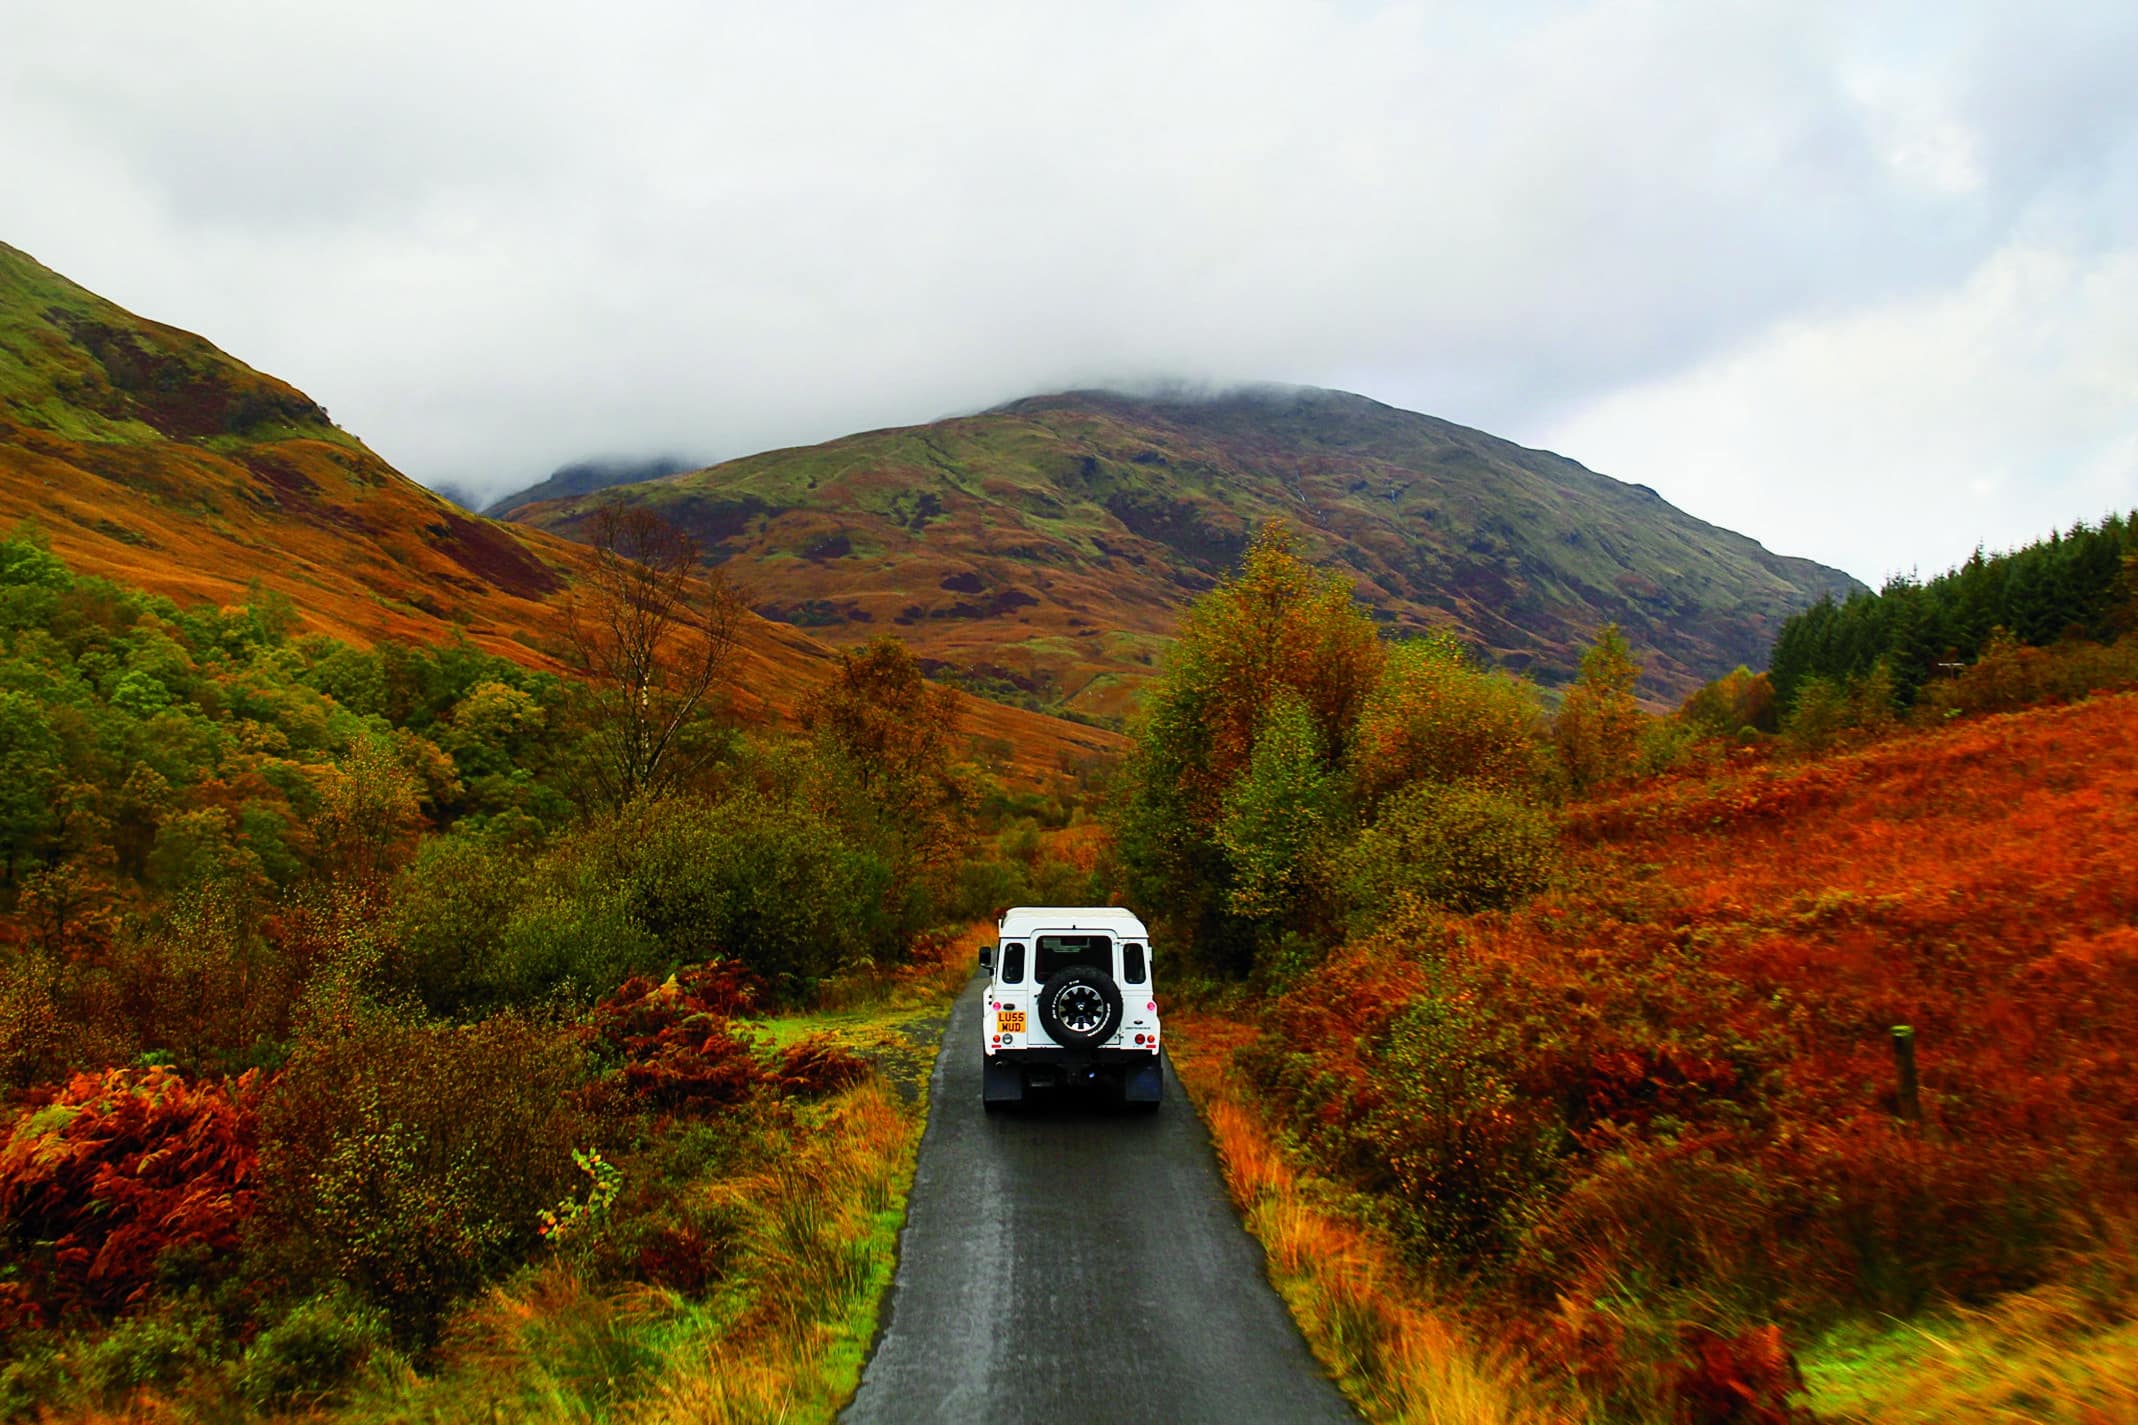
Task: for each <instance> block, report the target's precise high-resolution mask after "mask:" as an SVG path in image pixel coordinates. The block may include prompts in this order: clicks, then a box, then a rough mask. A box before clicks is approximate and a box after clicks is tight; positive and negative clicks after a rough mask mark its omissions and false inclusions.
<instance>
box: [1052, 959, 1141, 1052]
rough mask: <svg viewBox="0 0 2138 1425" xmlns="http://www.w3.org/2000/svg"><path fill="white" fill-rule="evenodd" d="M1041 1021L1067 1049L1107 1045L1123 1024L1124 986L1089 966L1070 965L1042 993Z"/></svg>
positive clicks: (1056, 1040) (1056, 1041)
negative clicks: (1122, 1003)
mask: <svg viewBox="0 0 2138 1425" xmlns="http://www.w3.org/2000/svg"><path fill="white" fill-rule="evenodd" d="M1039 1022H1040V1024H1041V1025H1042V1026H1044V1027H1045V1029H1046V1031H1047V1033H1048V1035H1050V1036H1051V1037H1052V1038H1053V1040H1054V1042H1055V1043H1057V1044H1059V1045H1061V1046H1062V1047H1063V1048H1065V1049H1072V1048H1073V1049H1082V1048H1086V1047H1088V1046H1090V1045H1093V1044H1104V1043H1105V1042H1106V1041H1107V1040H1108V1039H1111V1038H1112V1037H1113V1033H1114V1031H1115V1030H1116V1029H1119V1028H1120V1027H1121V987H1120V986H1119V985H1117V984H1115V983H1114V977H1113V976H1112V975H1109V974H1107V973H1106V972H1105V971H1104V970H1100V969H1096V968H1094V967H1093V966H1090V965H1071V966H1070V967H1069V968H1068V969H1066V970H1063V971H1061V972H1060V973H1059V974H1057V975H1055V977H1054V978H1053V979H1051V980H1049V981H1047V983H1046V986H1045V987H1044V988H1042V989H1041V990H1040V992H1039Z"/></svg>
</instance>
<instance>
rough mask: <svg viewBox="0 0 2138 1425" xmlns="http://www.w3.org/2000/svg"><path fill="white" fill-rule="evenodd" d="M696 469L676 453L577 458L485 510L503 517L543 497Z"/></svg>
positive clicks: (592, 490) (587, 491)
mask: <svg viewBox="0 0 2138 1425" xmlns="http://www.w3.org/2000/svg"><path fill="white" fill-rule="evenodd" d="M696 468H697V467H696V466H695V465H693V464H692V463H691V462H690V461H688V460H684V459H682V458H681V457H679V456H674V455H654V456H648V457H646V458H644V459H640V460H578V461H574V462H573V463H572V464H570V465H560V466H558V467H557V468H556V469H555V470H552V471H550V472H549V476H548V478H546V479H544V480H542V481H540V482H539V483H537V484H533V485H529V486H528V487H527V488H526V489H524V490H515V491H513V493H511V494H509V495H502V496H500V497H498V498H497V499H495V500H492V501H491V502H490V503H489V504H488V505H486V506H484V507H483V513H484V514H486V515H488V516H490V517H491V518H492V519H503V518H504V517H505V516H506V515H509V514H511V513H512V512H513V511H514V510H516V509H519V508H520V507H521V506H522V505H532V504H536V503H538V502H540V501H542V500H569V499H572V498H575V497H576V496H579V495H591V494H594V493H595V492H596V491H599V490H606V489H608V488H609V487H610V486H611V485H634V484H637V483H638V482H640V481H642V480H658V479H660V478H661V477H662V476H663V475H675V474H679V473H680V472H682V471H685V470H694V469H696Z"/></svg>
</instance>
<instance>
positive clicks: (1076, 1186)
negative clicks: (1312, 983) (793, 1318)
mask: <svg viewBox="0 0 2138 1425" xmlns="http://www.w3.org/2000/svg"><path fill="white" fill-rule="evenodd" d="M984 984H985V981H983V980H981V979H979V978H975V979H974V981H973V982H972V983H971V984H970V985H968V986H967V987H966V989H965V992H964V993H963V994H962V995H960V996H959V997H958V1002H957V1005H956V1008H955V1009H954V1010H953V1011H952V1013H951V1016H950V1027H949V1029H948V1030H947V1031H946V1033H945V1034H944V1039H943V1049H942V1052H941V1053H940V1054H939V1055H938V1056H937V1058H936V1064H935V1075H934V1078H933V1080H932V1081H931V1088H930V1095H931V1097H930V1104H931V1107H930V1110H929V1115H928V1131H927V1134H926V1136H925V1137H923V1138H922V1140H921V1150H920V1163H919V1168H918V1171H917V1172H916V1174H915V1176H914V1181H913V1195H912V1198H911V1200H910V1202H909V1204H908V1209H907V1215H906V1226H905V1230H904V1232H903V1233H902V1234H901V1236H900V1238H899V1258H898V1275H897V1277H896V1279H895V1280H894V1281H893V1283H892V1286H891V1294H890V1298H889V1300H888V1302H887V1303H886V1307H885V1315H884V1324H883V1327H882V1329H881V1331H880V1332H879V1333H878V1336H877V1340H876V1349H875V1352H874V1354H873V1355H872V1356H871V1358H870V1360H869V1363H868V1366H867V1368H866V1369H865V1370H864V1371H863V1372H862V1376H861V1388H860V1390H859V1391H858V1392H856V1394H855V1396H854V1399H853V1403H852V1404H851V1405H849V1406H848V1407H847V1410H846V1412H845V1414H844V1415H843V1416H841V1419H842V1421H844V1422H845V1425H908V1422H911V1425H938V1422H961V1421H973V1422H987V1425H1019V1422H1033V1425H1039V1423H1040V1422H1045V1425H1131V1422H1139V1421H1149V1422H1153V1425H1158V1422H1165V1425H1191V1422H1199V1421H1210V1422H1225V1425H1243V1422H1253V1421H1271V1422H1283V1423H1284V1425H1316V1422H1322V1421H1329V1422H1349V1425H1356V1422H1357V1420H1358V1416H1357V1415H1356V1414H1355V1413H1354V1412H1353V1411H1352V1409H1351V1407H1350V1406H1349V1404H1347V1403H1346V1402H1345V1400H1344V1398H1343V1397H1342V1395H1340V1394H1339V1393H1338V1392H1337V1390H1336V1387H1335V1386H1334V1385H1332V1384H1331V1383H1330V1382H1329V1380H1328V1378H1327V1377H1326V1376H1325V1375H1324V1374H1323V1373H1322V1370H1321V1367H1320V1366H1319V1365H1318V1364H1317V1363H1316V1362H1315V1360H1314V1358H1313V1356H1312V1355H1311V1354H1309V1352H1308V1351H1307V1347H1306V1342H1305V1341H1304V1340H1302V1339H1301V1337H1300V1335H1299V1330H1298V1328H1297V1327H1296V1326H1295V1325H1293V1323H1292V1319H1291V1317H1290V1315H1289V1314H1288V1313H1287V1312H1286V1311H1285V1308H1284V1303H1283V1302H1282V1301H1281V1300H1279V1299H1278V1297H1277V1293H1276V1292H1275V1291H1274V1290H1273V1289H1272V1288H1271V1287H1270V1285H1269V1281H1268V1279H1267V1278H1266V1277H1265V1276H1264V1275H1263V1262H1262V1249H1261V1248H1260V1247H1259V1246H1257V1245H1256V1243H1255V1242H1254V1241H1253V1239H1251V1238H1250V1237H1249V1236H1248V1235H1247V1233H1246V1231H1245V1230H1244V1229H1243V1228H1242V1227H1241V1226H1240V1223H1239V1219H1238V1218H1237V1217H1236V1216H1234V1214H1233V1211H1232V1207H1231V1204H1230V1202H1229V1201H1228V1200H1227V1198H1226V1196H1225V1188H1224V1184H1223V1182H1222V1180H1221V1179H1220V1178H1219V1176H1218V1166H1217V1160H1216V1158H1215V1157H1214V1156H1213V1154H1212V1153H1211V1150H1210V1142H1209V1138H1208V1136H1207V1135H1206V1134H1205V1133H1204V1132H1203V1127H1202V1124H1201V1123H1200V1121H1198V1120H1197V1118H1196V1116H1195V1114H1194V1111H1193V1110H1192V1109H1191V1108H1190V1107H1189V1105H1188V1102H1187V1098H1186V1096H1185V1095H1184V1094H1182V1093H1181V1090H1180V1083H1179V1080H1178V1079H1176V1078H1175V1077H1174V1076H1173V1073H1172V1070H1171V1068H1170V1066H1169V1067H1168V1068H1167V1071H1166V1088H1165V1094H1166V1101H1165V1104H1164V1106H1163V1107H1161V1108H1160V1109H1159V1110H1158V1112H1157V1113H1156V1114H1142V1113H1137V1112H1135V1111H1133V1110H1127V1109H1122V1108H1120V1107H1118V1106H1116V1105H1114V1104H1111V1103H1108V1102H1105V1101H1104V1100H1099V1099H1092V1098H1088V1097H1075V1098H1064V1099H1062V1100H1059V1101H1055V1102H1029V1103H1027V1104H1025V1105H1023V1106H1022V1107H1015V1108H1011V1109H1009V1110H1007V1111H1006V1112H997V1113H995V1114H992V1115H989V1114H986V1113H984V1112H983V1111H982V1110H981V1107H980V1020H981V1014H982V1004H981V997H982V994H983V992H984V989H983V987H984Z"/></svg>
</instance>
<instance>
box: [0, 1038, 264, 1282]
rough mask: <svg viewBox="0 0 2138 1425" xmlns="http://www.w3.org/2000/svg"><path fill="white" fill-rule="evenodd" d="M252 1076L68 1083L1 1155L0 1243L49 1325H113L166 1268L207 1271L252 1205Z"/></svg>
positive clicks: (256, 1093)
mask: <svg viewBox="0 0 2138 1425" xmlns="http://www.w3.org/2000/svg"><path fill="white" fill-rule="evenodd" d="M259 1097H260V1084H259V1080H258V1076H257V1075H256V1074H250V1073H248V1074H246V1075H245V1076H244V1077H242V1078H240V1079H237V1080H235V1081H232V1082H229V1083H212V1082H200V1081H188V1080H186V1079H185V1078H183V1077H181V1076H180V1075H179V1074H177V1073H175V1072H173V1071H172V1070H170V1069H165V1068H150V1069H111V1070H107V1071H106V1072H104V1073H101V1074H78V1075H76V1076H75V1077H74V1078H73V1079H72V1080H70V1081H69V1082H68V1083H67V1084H66V1085H65V1086H63V1087H62V1088H60V1089H58V1090H57V1091H56V1092H54V1093H52V1094H51V1095H50V1096H49V1097H48V1098H45V1099H44V1100H43V1101H42V1102H36V1101H33V1105H32V1106H31V1107H29V1108H26V1109H25V1110H24V1111H23V1112H22V1113H21V1114H20V1116H18V1117H17V1118H16V1120H15V1122H14V1125H13V1126H12V1128H11V1129H10V1130H9V1132H8V1136H7V1139H6V1142H5V1143H4V1144H0V1239H4V1240H5V1241H6V1242H7V1243H8V1245H9V1256H10V1257H11V1258H12V1260H13V1262H14V1264H15V1268H16V1271H17V1273H18V1281H19V1282H20V1283H21V1284H22V1285H23V1286H24V1288H25V1291H26V1300H27V1302H28V1303H29V1304H30V1305H32V1306H34V1307H35V1308H37V1309H38V1311H39V1312H40V1313H41V1314H42V1315H44V1316H45V1317H46V1318H48V1319H55V1320H56V1319H59V1318H62V1317H65V1316H67V1315H69V1314H72V1313H93V1314H100V1315H101V1314H111V1313H115V1312H118V1311H120V1310H123V1309H125V1308H126V1307H129V1306H132V1305H134V1304H137V1303H138V1302H140V1301H142V1300H144V1299H145V1298H146V1297H147V1296H148V1295H149V1294H150V1293H151V1292H153V1291H154V1290H155V1289H156V1288H157V1287H158V1285H159V1284H167V1283H165V1280H164V1279H165V1277H166V1275H167V1274H168V1273H169V1271H170V1270H171V1269H174V1268H175V1269H179V1270H191V1271H213V1270H215V1269H216V1268H217V1267H218V1266H219V1265H220V1264H222V1263H224V1262H226V1261H227V1259H228V1256H229V1254H231V1253H233V1252H234V1251H236V1249H237V1248H238V1245H239V1242H240V1238H241V1234H242V1232H243V1229H244V1226H245V1223H246V1219H247V1218H248V1217H249V1216H251V1214H252V1212H253V1210H254V1207H255V1205H256V1203H257V1200H258V1197H259V1193H260V1173H259V1149H258V1142H259V1123H258V1103H259Z"/></svg>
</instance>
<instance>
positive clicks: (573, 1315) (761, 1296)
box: [342, 939, 969, 1425]
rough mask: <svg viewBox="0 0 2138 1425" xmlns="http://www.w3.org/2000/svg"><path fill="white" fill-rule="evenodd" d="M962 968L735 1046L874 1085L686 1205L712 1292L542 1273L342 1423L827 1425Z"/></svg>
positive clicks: (866, 1337)
mask: <svg viewBox="0 0 2138 1425" xmlns="http://www.w3.org/2000/svg"><path fill="white" fill-rule="evenodd" d="M967 960H969V951H968V950H967V948H966V946H965V944H964V940H963V939H959V940H948V939H946V940H945V941H944V942H943V943H942V944H941V945H940V946H938V947H937V949H936V951H935V953H934V954H932V955H930V956H928V957H926V958H925V959H924V960H923V961H921V962H919V963H917V964H916V965H915V966H913V967H911V968H908V969H904V970H901V971H900V972H899V973H898V974H896V975H895V976H884V977H879V978H878V979H877V980H876V981H875V982H874V983H873V984H872V985H870V986H868V987H867V988H866V989H864V987H863V986H862V985H860V984H859V983H857V984H856V985H852V986H847V987H844V988H843V989H842V990H840V991H838V992H836V993H835V995H834V1002H835V1003H837V1004H839V1005H840V1006H841V1007H839V1008H837V1009H833V1010H828V1011H825V1012H821V1013H813V1014H802V1015H793V1016H786V1017H782V1018H775V1019H765V1020H758V1021H753V1022H751V1023H750V1024H749V1025H748V1026H747V1027H748V1030H749V1032H750V1033H751V1035H752V1037H753V1038H756V1039H758V1040H760V1041H761V1042H764V1043H766V1044H767V1046H768V1047H770V1048H774V1049H777V1048H781V1047H784V1046H786V1045H788V1044H791V1043H794V1042H796V1041H798V1040H800V1039H803V1038H807V1037H821V1038H829V1039H831V1040H832V1041H834V1042H835V1043H837V1044H838V1045H839V1046H840V1047H841V1048H844V1049H847V1050H850V1051H852V1052H854V1053H857V1054H859V1055H861V1056H862V1057H863V1058H865V1059H867V1060H868V1061H869V1062H870V1064H871V1065H872V1067H873V1068H874V1071H875V1072H874V1074H873V1075H872V1077H871V1078H869V1079H868V1080H866V1081H865V1082H863V1083H862V1084H860V1085H858V1086H856V1087H855V1088H853V1089H851V1090H849V1091H847V1092H845V1093H842V1094H839V1095H837V1096H836V1097H833V1098H830V1099H827V1100H825V1101H824V1102H822V1103H820V1104H813V1105H806V1106H804V1107H803V1108H802V1109H801V1110H800V1112H799V1116H798V1119H797V1120H796V1121H794V1122H792V1123H787V1122H781V1121H775V1122H774V1123H771V1124H768V1125H766V1127H765V1128H764V1129H761V1130H759V1132H758V1134H757V1136H756V1138H755V1141H751V1142H748V1143H746V1144H744V1145H742V1146H741V1147H740V1148H739V1149H731V1150H730V1151H729V1152H727V1153H725V1154H723V1155H722V1156H723V1159H724V1162H723V1165H722V1168H721V1169H720V1170H718V1171H714V1172H709V1173H706V1174H704V1175H702V1176H700V1177H698V1178H697V1179H695V1180H694V1181H692V1182H691V1183H690V1184H689V1185H688V1186H687V1187H686V1188H684V1189H683V1193H684V1195H686V1196H692V1197H696V1198H698V1199H699V1202H700V1205H701V1206H705V1205H709V1206H711V1207H712V1208H713V1209H714V1215H715V1216H716V1218H717V1219H718V1220H719V1221H720V1222H722V1223H723V1224H725V1226H726V1227H727V1229H728V1231H729V1232H730V1233H731V1241H732V1249H731V1252H730V1254H729V1256H728V1259H727V1262H726V1266H725V1270H724V1273H723V1275H722V1278H721V1280H720V1282H719V1284H718V1286H717V1287H716V1288H714V1289H713V1290H712V1291H710V1292H708V1293H706V1294H704V1295H703V1296H701V1297H699V1298H696V1299H693V1298H691V1297H688V1296H685V1295H682V1294H680V1293H677V1292H675V1291H671V1290H664V1289H662V1288H659V1287H655V1286H650V1285H646V1284H643V1283H632V1284H628V1285H624V1286H621V1287H615V1288H611V1289H608V1290H597V1289H594V1288H592V1287H590V1286H589V1285H588V1284H587V1282H586V1281H585V1280H584V1278H583V1276H582V1275H581V1274H580V1273H579V1271H578V1270H577V1269H576V1268H575V1267H574V1265H573V1264H571V1263H570V1262H569V1261H566V1260H559V1261H557V1262H553V1263H551V1264H548V1265H546V1266H543V1267H541V1268H539V1269H536V1270H535V1271H533V1272H531V1273H530V1274H528V1275H527V1276H526V1277H525V1278H524V1279H523V1280H521V1281H519V1282H518V1283H516V1284H514V1285H513V1286H511V1287H509V1288H507V1289H502V1290H499V1291H496V1292H493V1293H492V1294H491V1296H490V1297H489V1298H488V1299H487V1300H486V1301H484V1302H483V1303H481V1304H480V1305H479V1306H477V1307H476V1308H475V1309H473V1310H472V1311H470V1312H469V1313H468V1315H467V1316H466V1318H465V1319H464V1320H463V1321H462V1322H461V1324H460V1326H459V1328H458V1329H457V1330H456V1331H455V1332H454V1334H453V1336H452V1337H451V1338H450V1339H449V1341H448V1344H447V1348H446V1352H445V1360H444V1361H443V1363H442V1367H441V1368H440V1369H438V1370H436V1371H434V1372H433V1373H431V1374H430V1375H428V1376H418V1375H416V1374H415V1373H414V1372H413V1371H411V1370H409V1369H408V1368H407V1367H406V1366H405V1365H401V1366H399V1367H398V1368H397V1369H394V1370H392V1371H389V1372H387V1373H383V1374H382V1375H380V1376H377V1377H375V1378H374V1380H373V1381H372V1383H371V1385H370V1387H369V1389H368V1390H366V1391H365V1392H364V1393H363V1394H362V1395H360V1396H359V1397H358V1398H357V1399H355V1400H353V1401H352V1402H351V1403H350V1405H349V1408H348V1409H347V1410H346V1411H345V1412H344V1414H343V1417H342V1418H345V1419H351V1420H379V1421H395V1422H401V1421H406V1422H428V1421H441V1422H442V1421H461V1420H488V1419H492V1418H500V1419H514V1420H560V1421H561V1420H610V1419H630V1420H634V1421H637V1420H644V1421H677V1422H683V1421H689V1422H694V1423H695V1422H706V1423H707V1425H724V1423H725V1422H744V1421H753V1422H754V1421H765V1420H779V1421H783V1422H797V1425H802V1422H810V1421H829V1420H830V1419H832V1418H833V1416H834V1415H836V1414H837V1412H838V1410H839V1409H840V1407H841V1406H843V1405H844V1404H845V1402H846V1401H847V1400H848V1399H849V1398H851V1396H852V1395H853V1392H854V1390H855V1388H856V1387H857V1386H858V1385H859V1384H860V1379H861V1370H862V1367H863V1366H864V1365H865V1364H866V1362H867V1355H868V1350H869V1346H870V1343H871V1341H872V1340H873V1339H874V1337H875V1332H876V1321H877V1313H878V1310H879V1308H880V1306H881V1304H882V1301H883V1295H884V1292H885V1290H886V1288H888V1287H889V1286H890V1283H891V1278H892V1275H893V1272H894V1270H895V1268H896V1257H897V1244H898V1231H899V1227H900V1225H901V1224H902V1223H903V1222H904V1220H905V1211H906V1196H907V1193H908V1191H909V1190H910V1189H911V1187H912V1183H913V1172H914V1166H915V1158H916V1153H917V1151H918V1149H919V1145H920V1138H921V1130H922V1128H923V1126H924V1124H925V1120H926V1116H927V1108H928V1098H927V1092H928V1079H929V1076H930V1072H931V1070H932V1067H933V1063H934V1048H935V1043H936V1041H937V1039H938V1037H939V1033H940V1026H941V1017H942V1015H943V1013H944V1008H945V1005H946V1003H947V1000H948V998H949V994H950V992H951V991H952V990H954V988H955V987H956V986H958V985H962V983H963V981H964V978H965V975H966V973H967V972H968V971H967V969H966V964H965V962H966V961H967Z"/></svg>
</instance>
